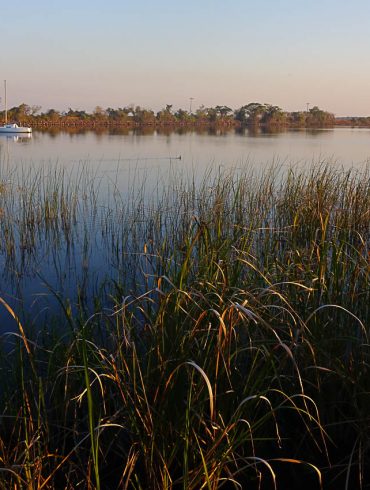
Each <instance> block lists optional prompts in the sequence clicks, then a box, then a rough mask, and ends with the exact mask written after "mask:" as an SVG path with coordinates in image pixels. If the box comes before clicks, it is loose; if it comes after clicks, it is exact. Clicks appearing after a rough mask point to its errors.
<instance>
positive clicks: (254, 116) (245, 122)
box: [0, 102, 335, 127]
mask: <svg viewBox="0 0 370 490" xmlns="http://www.w3.org/2000/svg"><path fill="white" fill-rule="evenodd" d="M4 117H5V113H4V111H3V112H0V119H2V120H4ZM8 121H14V122H20V123H21V124H29V125H33V126H40V127H43V126H44V127H48V126H72V127H73V126H86V127H88V126H91V127H96V126H126V127H140V126H169V127H171V126H206V125H208V126H220V127H235V126H246V127H247V126H249V127H253V126H262V127H327V126H333V125H334V124H335V117H334V114H331V113H330V112H326V111H323V110H321V109H320V108H319V107H317V106H314V107H312V108H311V109H310V110H308V111H302V112H286V111H283V109H281V108H280V107H278V106H275V105H271V104H261V103H259V102H251V103H249V104H246V105H243V106H242V107H240V108H239V109H236V110H233V109H231V108H230V107H228V106H225V105H217V106H215V107H205V106H203V105H202V106H200V107H199V108H198V109H196V110H195V111H193V112H190V111H187V110H185V109H177V110H174V109H173V106H172V105H171V104H167V105H166V106H165V107H164V108H163V109H161V110H160V111H158V112H157V113H155V112H154V111H153V110H151V109H146V108H143V107H140V106H135V105H129V106H126V107H119V108H117V109H114V108H112V107H108V108H106V109H104V108H102V107H100V106H97V107H95V109H94V111H93V112H92V113H88V112H86V111H84V110H77V109H72V108H69V110H68V111H64V112H60V111H57V110H56V109H49V110H47V111H46V112H42V111H41V107H40V106H29V105H27V104H21V105H20V106H18V107H13V108H11V109H9V110H8Z"/></svg>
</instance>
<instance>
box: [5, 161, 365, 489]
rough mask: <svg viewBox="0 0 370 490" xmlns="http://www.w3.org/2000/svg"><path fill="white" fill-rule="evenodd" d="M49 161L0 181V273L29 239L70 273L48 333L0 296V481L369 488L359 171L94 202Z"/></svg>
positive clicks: (327, 169) (229, 177)
mask: <svg viewBox="0 0 370 490" xmlns="http://www.w3.org/2000/svg"><path fill="white" fill-rule="evenodd" d="M53 172H54V173H52V174H51V173H49V174H45V171H43V172H42V171H40V172H39V173H37V172H36V174H27V175H26V176H21V177H19V175H18V176H17V178H18V179H19V180H18V181H17V183H16V184H15V176H14V175H11V174H9V173H8V174H7V176H6V178H4V177H3V173H2V182H1V184H0V209H1V213H0V229H1V234H2V237H3V242H2V244H1V252H2V254H3V257H4V260H5V261H6V264H7V265H8V267H9V270H11V271H18V272H17V273H18V275H22V274H24V273H25V271H27V270H29V269H30V267H31V265H32V264H34V263H36V264H37V263H39V260H40V259H39V257H38V252H39V248H40V247H41V248H42V250H43V253H45V250H46V249H47V250H48V253H50V254H51V255H52V256H53V257H55V258H56V259H57V258H58V254H60V253H61V250H68V251H69V253H72V252H71V250H73V251H74V253H76V250H79V251H80V252H78V253H80V256H81V262H82V268H85V272H86V274H85V276H83V279H82V281H81V283H79V284H78V287H77V288H76V289H75V291H76V294H75V296H74V297H69V298H67V297H66V296H63V295H62V294H61V291H60V290H58V291H55V294H56V295H57V296H58V298H59V300H60V302H61V303H62V305H63V309H62V312H61V313H60V315H59V317H57V318H54V324H53V325H55V327H53V325H46V326H41V325H40V326H39V328H36V326H37V325H38V324H37V322H35V321H34V320H33V321H31V323H30V324H29V325H23V324H22V321H21V319H20V315H19V314H18V312H17V311H14V307H11V306H10V305H9V304H8V303H7V302H5V301H4V300H2V301H1V302H2V305H3V306H5V308H6V309H7V310H8V311H9V312H10V313H11V314H12V315H13V317H14V318H15V322H16V327H17V330H16V331H15V332H14V333H13V337H14V338H15V340H13V342H12V344H11V348H10V347H9V340H8V339H9V336H4V342H3V343H4V351H3V353H2V356H1V364H0V365H1V371H0V377H1V383H2V387H3V390H2V393H1V395H0V414H1V415H0V488H3V489H8V488H37V489H41V488H45V489H46V488H106V489H113V488H124V489H147V488H151V489H164V488H168V489H170V488H183V489H199V488H207V489H215V488H222V487H224V488H235V489H238V488H251V489H253V488H256V489H270V488H290V489H294V488H304V486H305V485H306V486H307V488H311V489H314V488H317V489H319V488H325V489H326V488H333V489H334V488H348V489H350V488H364V489H365V488H370V476H369V472H370V468H369V463H368V461H369V456H370V451H369V449H370V447H369V440H370V438H369V436H370V416H369V406H370V376H369V374H370V373H369V362H370V348H369V338H368V337H369V333H370V332H369V323H368V320H369V304H370V302H369V299H370V298H369V283H368V279H369V210H370V206H369V204H370V195H369V190H370V186H369V173H368V170H367V169H365V170H363V171H362V172H358V173H356V172H355V171H348V172H343V171H340V170H337V169H335V168H333V167H331V166H329V165H319V166H315V167H313V168H311V169H309V170H304V171H302V170H298V169H290V170H289V171H288V172H287V173H286V174H284V175H281V174H280V173H279V171H278V170H277V169H272V170H270V171H268V172H264V173H261V174H260V175H256V174H253V173H252V172H246V173H242V172H238V173H236V172H232V171H230V172H227V173H226V172H223V173H219V174H217V175H211V174H207V175H206V176H205V178H204V180H203V181H202V182H200V183H195V182H194V181H193V180H191V179H190V180H189V181H188V180H186V179H182V180H181V179H177V178H174V179H172V180H170V181H169V182H168V183H167V184H166V185H165V186H164V187H163V189H161V190H160V191H159V190H158V191H157V192H156V193H150V194H148V193H146V192H145V189H144V187H141V188H140V189H141V190H140V192H138V193H136V194H135V195H132V196H129V198H127V197H125V196H123V195H122V194H120V193H119V189H118V187H117V185H115V184H114V185H113V184H112V189H111V192H110V196H111V198H110V200H109V202H104V201H102V200H101V199H100V197H99V186H100V185H101V183H100V181H99V179H97V178H96V176H89V175H88V172H87V171H86V169H85V170H83V172H82V173H81V175H80V178H77V179H76V178H74V179H69V177H68V175H65V174H64V173H63V171H62V170H60V169H56V170H55V171H53ZM86 172H87V173H86ZM61 183H63V185H61ZM79 246H81V249H79V248H78V247H79ZM95 248H97V249H99V253H100V254H102V255H103V256H104V260H105V261H106V262H105V263H106V264H107V266H106V267H107V269H108V270H109V274H107V277H105V278H104V281H105V282H104V285H102V286H100V284H99V285H98V286H99V287H97V288H95V289H94V292H92V290H91V289H88V287H89V285H91V276H90V275H89V273H90V272H91V271H90V270H89V267H90V265H89V260H88V259H89V256H90V254H91V251H94V249H95ZM25 250H26V252H25ZM22 254H23V255H22ZM22 256H23V259H22V260H19V257H22ZM24 257H27V260H25V259H24ZM44 257H45V255H44ZM55 263H57V260H55ZM10 267H11V269H10ZM22 267H23V269H22ZM58 270H59V271H60V270H61V269H60V267H59V268H58ZM10 274H11V272H10ZM79 278H80V276H78V278H77V279H78V280H79ZM77 279H76V280H77ZM66 289H67V290H68V288H66ZM92 294H94V301H92V302H91V301H90V303H89V299H90V300H91V298H89V297H88V296H89V295H92ZM70 296H72V293H71V294H70ZM31 320H32V319H31ZM40 322H41V320H40ZM63 325H68V327H69V328H68V330H66V331H65V332H63V329H62V328H61V326H63ZM41 327H42V328H41ZM6 339H7V345H5V344H6V342H5V340H6ZM302 482H305V483H302Z"/></svg>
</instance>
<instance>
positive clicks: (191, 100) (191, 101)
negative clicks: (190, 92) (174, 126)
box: [189, 97, 194, 114]
mask: <svg viewBox="0 0 370 490" xmlns="http://www.w3.org/2000/svg"><path fill="white" fill-rule="evenodd" d="M189 100H190V106H189V113H190V114H191V106H192V103H193V100H194V97H190V99H189Z"/></svg>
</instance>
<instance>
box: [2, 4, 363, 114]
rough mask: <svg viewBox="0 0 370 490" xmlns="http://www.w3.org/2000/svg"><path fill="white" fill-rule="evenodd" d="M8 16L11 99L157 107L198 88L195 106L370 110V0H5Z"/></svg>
mask: <svg viewBox="0 0 370 490" xmlns="http://www.w3.org/2000/svg"><path fill="white" fill-rule="evenodd" d="M1 16H2V19H3V22H2V39H3V45H5V43H6V46H5V47H3V49H2V50H1V52H0V67H1V70H0V80H4V79H6V80H7V83H8V107H13V106H15V105H19V104H20V103H22V102H25V103H27V104H29V105H41V107H42V109H41V110H42V111H47V110H48V109H50V108H54V109H58V110H68V108H69V107H71V108H73V109H81V110H82V109H83V110H87V111H89V112H90V111H92V110H93V109H94V108H95V106H97V105H99V106H102V107H103V108H107V107H124V106H127V105H130V104H135V105H140V106H142V107H146V108H150V109H153V110H155V111H157V110H159V109H160V108H162V107H164V106H165V105H166V104H173V107H174V108H175V109H176V108H178V107H181V108H183V109H189V106H190V98H193V100H192V109H193V110H196V108H197V107H199V106H200V105H205V106H206V107H209V106H215V105H218V104H222V105H228V106H230V107H231V108H232V109H236V108H238V107H240V106H242V105H244V104H246V103H249V102H255V101H256V102H262V103H271V104H276V105H279V106H280V107H282V108H283V109H284V110H287V111H299V110H300V111H303V110H306V107H307V106H306V104H307V103H309V107H312V106H314V105H317V106H319V107H320V108H322V109H324V110H327V111H330V112H333V113H334V114H335V115H336V116H370V86H369V80H370V65H369V63H368V61H367V59H368V48H369V46H370V29H369V27H370V26H369V24H370V20H369V19H370V2H368V0H353V1H352V2H348V1H347V0H346V1H344V0H321V1H318V0H312V1H311V2H307V1H306V0H261V1H260V2H255V1H254V2H252V1H250V0H230V2H224V1H221V0H201V1H200V2H199V1H198V2H196V1H195V0H187V2H174V1H173V0H172V1H169V0H157V1H156V2H153V1H152V0H151V1H150V0H141V1H140V2H132V1H130V2H129V1H127V0H121V1H118V0H110V1H107V2H104V3H103V2H101V1H97V0H90V1H87V0H78V2H76V1H71V0H64V1H63V2H60V3H59V2H58V3H55V4H52V2H50V0H48V1H46V0H34V1H33V2H32V3H26V2H25V3H24V5H23V4H22V5H21V6H20V5H19V3H17V4H15V3H14V2H4V5H2V6H1ZM0 96H1V97H2V98H3V87H1V88H0ZM1 109H3V103H2V104H1Z"/></svg>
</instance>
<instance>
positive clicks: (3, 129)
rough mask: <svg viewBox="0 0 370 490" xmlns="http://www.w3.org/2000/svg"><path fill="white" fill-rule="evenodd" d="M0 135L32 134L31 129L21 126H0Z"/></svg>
mask: <svg viewBox="0 0 370 490" xmlns="http://www.w3.org/2000/svg"><path fill="white" fill-rule="evenodd" d="M0 133H32V128H27V127H23V126H0Z"/></svg>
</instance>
